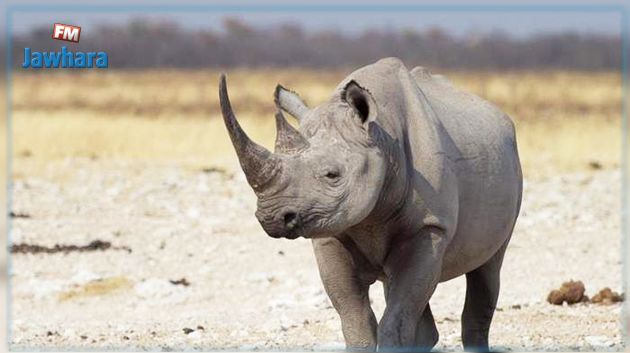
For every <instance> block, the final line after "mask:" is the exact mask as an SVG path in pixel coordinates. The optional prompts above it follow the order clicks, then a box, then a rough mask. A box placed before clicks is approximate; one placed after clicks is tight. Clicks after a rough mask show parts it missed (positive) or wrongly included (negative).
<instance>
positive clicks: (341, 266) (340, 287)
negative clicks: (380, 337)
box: [313, 238, 377, 351]
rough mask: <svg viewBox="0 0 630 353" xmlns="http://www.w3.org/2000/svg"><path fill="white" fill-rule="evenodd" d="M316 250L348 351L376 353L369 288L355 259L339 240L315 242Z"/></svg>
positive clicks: (320, 268) (374, 323) (322, 275)
mask: <svg viewBox="0 0 630 353" xmlns="http://www.w3.org/2000/svg"><path fill="white" fill-rule="evenodd" d="M313 248H314V250H315V258H316V259H317V265H318V267H319V274H320V276H321V278H322V282H323V284H324V289H325V290H326V293H327V294H328V297H329V298H330V301H331V302H332V304H333V306H334V307H335V310H337V313H338V314H339V317H340V319H341V328H342V331H343V336H344V339H345V341H346V347H347V349H348V350H351V351H357V350H365V351H374V350H376V326H377V323H376V317H375V316H374V312H373V311H372V308H371V307H370V299H369V296H368V289H369V284H367V283H363V282H362V281H361V279H360V277H359V269H358V268H356V266H355V264H354V261H353V260H352V255H351V254H350V253H349V251H348V250H347V249H346V248H345V247H344V246H343V244H342V243H341V242H340V241H339V240H338V239H337V238H322V239H313Z"/></svg>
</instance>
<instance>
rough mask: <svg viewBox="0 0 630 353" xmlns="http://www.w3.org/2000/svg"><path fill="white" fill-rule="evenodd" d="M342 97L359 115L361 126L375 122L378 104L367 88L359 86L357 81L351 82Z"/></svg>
mask: <svg viewBox="0 0 630 353" xmlns="http://www.w3.org/2000/svg"><path fill="white" fill-rule="evenodd" d="M341 97H342V99H343V100H344V101H346V102H347V103H348V104H350V106H352V108H354V110H355V111H356V112H357V114H358V115H359V118H360V119H361V124H366V123H369V122H370V121H374V118H375V117H376V102H375V101H374V97H372V94H370V92H369V91H368V90H366V89H365V88H363V87H361V86H359V84H358V83H356V81H354V80H351V81H350V82H348V84H347V85H346V87H345V88H344V89H343V92H342V94H341Z"/></svg>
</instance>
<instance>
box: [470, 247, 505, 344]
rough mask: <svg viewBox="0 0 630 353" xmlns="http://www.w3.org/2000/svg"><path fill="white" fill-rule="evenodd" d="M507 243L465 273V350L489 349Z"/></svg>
mask: <svg viewBox="0 0 630 353" xmlns="http://www.w3.org/2000/svg"><path fill="white" fill-rule="evenodd" d="M506 247H507V241H506V243H505V244H504V245H503V246H502V247H501V248H500V249H499V250H498V251H497V252H496V254H494V255H493V256H492V258H490V260H488V261H487V262H486V263H485V264H483V265H482V266H481V267H479V268H477V269H475V270H473V271H471V272H469V273H467V274H466V302H465V304H464V311H463V312H462V321H461V322H462V343H463V345H464V349H465V350H466V351H473V352H488V351H489V346H488V333H489V330H490V323H491V322H492V316H493V315H494V310H495V308H496V305H497V299H498V297H499V287H500V272H501V264H502V263H503V255H504V254H505V249H506Z"/></svg>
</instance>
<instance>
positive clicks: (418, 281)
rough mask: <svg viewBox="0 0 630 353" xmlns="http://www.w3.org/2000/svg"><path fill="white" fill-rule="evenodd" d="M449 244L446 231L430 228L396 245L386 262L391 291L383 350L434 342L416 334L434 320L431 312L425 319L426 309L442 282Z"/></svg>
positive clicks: (382, 325)
mask: <svg viewBox="0 0 630 353" xmlns="http://www.w3.org/2000/svg"><path fill="white" fill-rule="evenodd" d="M446 243H447V240H446V236H445V234H444V232H443V230H441V229H439V228H437V227H426V228H424V229H423V230H422V232H421V233H420V234H418V235H416V236H412V237H409V238H407V239H405V240H403V241H401V242H400V243H396V244H393V245H392V251H391V252H390V253H389V254H388V256H387V261H386V263H385V274H386V276H387V277H388V293H387V300H386V304H387V307H386V308H385V313H384V314H383V318H382V319H381V322H380V323H379V327H378V336H377V337H378V344H379V350H381V351H388V350H390V349H395V350H397V351H400V350H401V349H403V350H410V351H417V350H418V349H423V350H427V349H429V347H418V346H417V344H418V343H420V344H423V343H426V344H430V343H429V341H432V340H433V339H431V340H424V339H422V337H421V338H420V339H421V340H422V341H425V342H417V340H416V334H417V332H418V329H422V330H424V328H425V327H430V325H429V322H428V318H429V316H430V319H431V321H433V320H432V319H433V317H432V315H430V311H428V312H427V316H426V317H424V318H423V312H424V311H425V308H426V309H428V303H429V298H430V297H431V295H432V294H433V291H434V290H435V287H436V286H437V284H438V282H439V279H440V274H441V272H442V257H443V254H444V250H445V248H446ZM428 310H430V309H428ZM419 324H420V327H419V326H418V325H419ZM425 338H430V337H425ZM430 348H432V346H431V347H430Z"/></svg>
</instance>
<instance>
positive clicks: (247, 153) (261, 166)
mask: <svg viewBox="0 0 630 353" xmlns="http://www.w3.org/2000/svg"><path fill="white" fill-rule="evenodd" d="M219 100H220V102H221V113H222V114H223V121H224V122H225V127H226V128H227V130H228V133H229V134H230V140H232V144H233V145H234V149H235V150H236V155H237V156H238V160H239V162H240V164H241V168H243V172H245V177H246V178H247V182H248V183H249V185H250V186H251V187H252V189H254V191H255V192H260V191H262V190H263V188H264V186H265V185H266V184H267V183H268V182H269V181H270V180H271V179H272V178H273V176H274V175H275V173H276V172H277V167H278V164H279V160H278V158H277V156H276V155H274V154H273V153H271V152H269V151H268V150H267V149H266V148H264V147H262V146H260V145H258V144H256V143H255V142H254V141H252V140H251V139H250V138H249V137H248V136H247V135H246V134H245V132H244V131H243V129H242V128H241V125H240V124H239V123H238V121H237V120H236V117H235V116H234V112H233V111H232V105H231V104H230V98H229V97H228V93H227V84H226V82H225V74H222V75H221V80H220V83H219Z"/></svg>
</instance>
